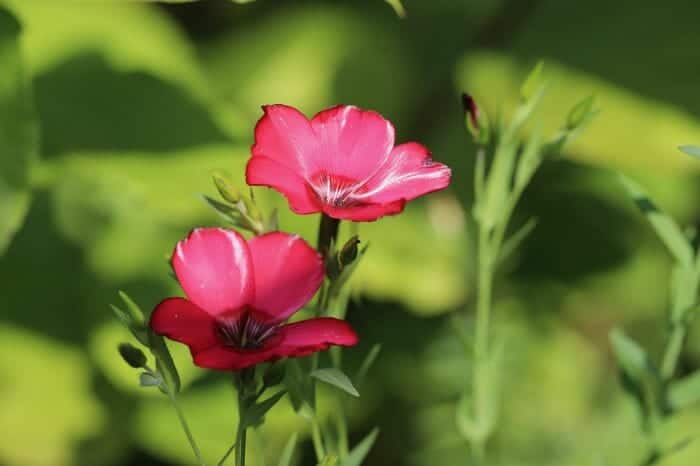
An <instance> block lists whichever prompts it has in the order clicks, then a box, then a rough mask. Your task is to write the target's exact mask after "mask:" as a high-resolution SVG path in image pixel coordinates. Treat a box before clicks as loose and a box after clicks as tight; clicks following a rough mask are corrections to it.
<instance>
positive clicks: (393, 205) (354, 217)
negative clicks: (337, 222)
mask: <svg viewBox="0 0 700 466" xmlns="http://www.w3.org/2000/svg"><path fill="white" fill-rule="evenodd" d="M405 205H406V201H404V200H403V199H401V200H397V201H394V202H389V203H385V204H361V205H358V206H353V207H332V206H324V207H323V212H324V213H325V214H326V215H328V216H329V217H333V218H337V219H341V220H351V221H353V222H372V221H374V220H377V219H378V218H380V217H384V216H385V215H395V214H398V213H401V212H402V211H403V208H404V206H405Z"/></svg>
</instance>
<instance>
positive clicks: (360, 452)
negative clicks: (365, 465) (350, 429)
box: [339, 427, 379, 466]
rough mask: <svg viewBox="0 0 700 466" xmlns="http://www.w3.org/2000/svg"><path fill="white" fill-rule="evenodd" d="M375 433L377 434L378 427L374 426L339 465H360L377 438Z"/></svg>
mask: <svg viewBox="0 0 700 466" xmlns="http://www.w3.org/2000/svg"><path fill="white" fill-rule="evenodd" d="M377 435H379V429H377V428H376V427H375V428H374V429H372V431H371V432H370V433H369V434H367V436H366V437H365V438H364V439H362V441H361V442H360V443H358V444H357V445H355V448H353V449H352V450H351V451H350V453H349V454H348V456H347V457H345V459H344V460H343V461H342V462H341V463H340V465H339V466H360V465H361V464H362V462H363V461H364V460H365V458H366V457H367V454H368V453H369V451H370V450H371V449H372V446H373V445H374V442H375V441H376V440H377Z"/></svg>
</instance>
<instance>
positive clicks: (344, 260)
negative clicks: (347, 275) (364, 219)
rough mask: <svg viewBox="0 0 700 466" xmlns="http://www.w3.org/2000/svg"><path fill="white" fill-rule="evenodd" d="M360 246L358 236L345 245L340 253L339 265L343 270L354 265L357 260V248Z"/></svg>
mask: <svg viewBox="0 0 700 466" xmlns="http://www.w3.org/2000/svg"><path fill="white" fill-rule="evenodd" d="M359 244H360V239H359V238H358V237H357V235H354V236H353V237H352V238H350V239H349V240H348V241H347V242H346V243H345V244H344V245H343V247H342V249H341V250H340V252H339V253H338V263H339V264H340V268H341V269H342V268H344V267H347V266H348V265H350V264H352V263H353V262H354V261H355V259H357V252H358V249H357V246H358V245H359Z"/></svg>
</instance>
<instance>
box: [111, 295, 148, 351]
mask: <svg viewBox="0 0 700 466" xmlns="http://www.w3.org/2000/svg"><path fill="white" fill-rule="evenodd" d="M109 307H110V308H112V312H113V313H114V315H115V317H116V318H117V320H118V321H119V323H121V324H122V325H123V326H124V327H126V328H127V329H128V330H129V331H130V332H131V334H132V335H133V336H134V338H136V339H137V340H138V342H139V343H141V344H142V345H144V346H148V345H149V343H148V330H147V329H146V327H145V326H143V325H141V326H139V325H136V323H135V322H134V321H133V319H132V317H131V315H130V314H129V313H128V312H126V311H123V310H122V309H120V308H118V307H117V306H115V305H114V304H110V305H109Z"/></svg>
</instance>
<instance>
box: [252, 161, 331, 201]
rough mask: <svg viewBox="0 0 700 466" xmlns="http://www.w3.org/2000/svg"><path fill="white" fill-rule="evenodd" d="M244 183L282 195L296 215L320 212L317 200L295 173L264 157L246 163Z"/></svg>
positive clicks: (302, 179)
mask: <svg viewBox="0 0 700 466" xmlns="http://www.w3.org/2000/svg"><path fill="white" fill-rule="evenodd" d="M245 174H246V182H247V183H248V184H249V185H251V186H269V187H270V188H274V189H276V190H277V191H279V192H280V193H282V194H283V195H284V196H285V197H286V198H287V201H288V202H289V207H290V208H291V209H292V210H293V211H294V212H296V213H297V214H311V213H316V212H320V211H321V209H320V207H319V206H318V203H317V198H316V196H315V195H313V194H312V193H311V191H310V190H309V187H308V185H307V183H306V181H305V180H304V178H302V177H301V176H300V175H299V174H298V173H297V172H295V171H294V170H292V169H289V168H287V167H286V166H284V165H282V164H280V163H279V162H276V161H275V160H273V159H270V158H267V157H265V156H255V157H253V158H252V159H250V161H248V166H247V167H246V172H245Z"/></svg>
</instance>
